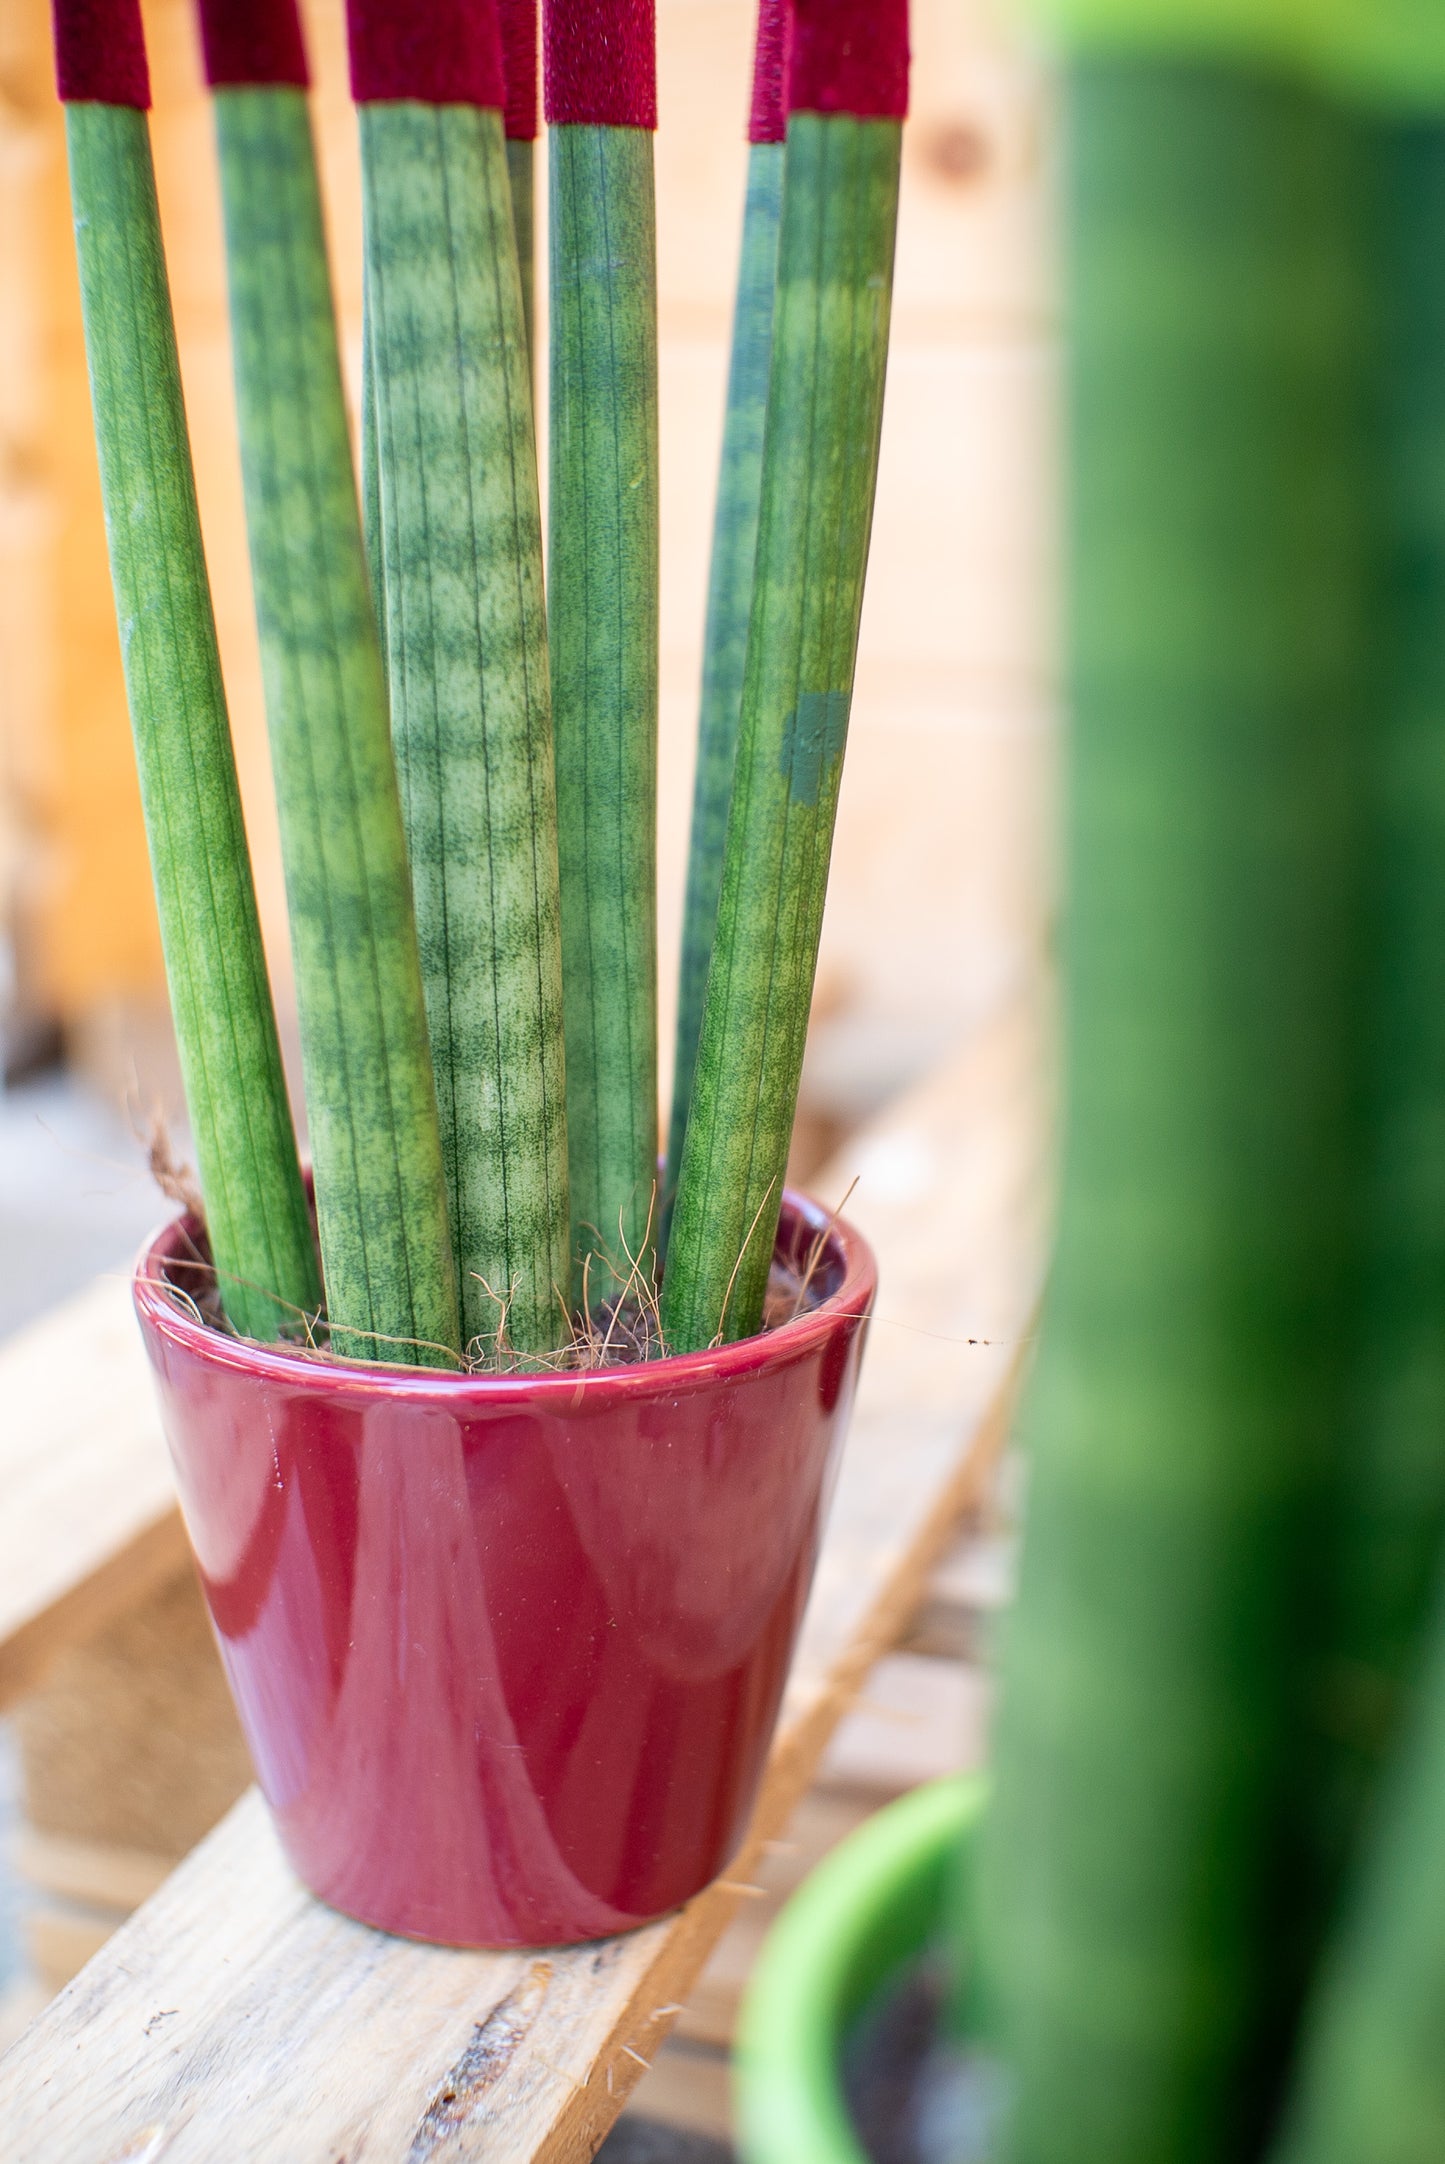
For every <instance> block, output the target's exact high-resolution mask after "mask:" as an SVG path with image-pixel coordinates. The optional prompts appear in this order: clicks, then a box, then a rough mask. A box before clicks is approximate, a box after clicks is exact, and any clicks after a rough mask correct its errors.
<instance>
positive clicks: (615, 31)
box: [542, 0, 657, 128]
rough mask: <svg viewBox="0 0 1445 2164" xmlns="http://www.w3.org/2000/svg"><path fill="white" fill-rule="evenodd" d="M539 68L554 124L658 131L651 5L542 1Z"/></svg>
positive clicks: (637, 0)
mask: <svg viewBox="0 0 1445 2164" xmlns="http://www.w3.org/2000/svg"><path fill="white" fill-rule="evenodd" d="M542 63H543V72H544V81H545V103H546V111H547V118H548V120H549V121H551V122H552V123H553V125H554V126H561V127H568V126H572V125H576V126H584V127H585V126H594V127H604V128H655V127H656V126H657V25H656V20H655V17H654V11H653V0H543V5H542Z"/></svg>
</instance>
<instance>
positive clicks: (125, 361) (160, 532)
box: [66, 103, 321, 1339]
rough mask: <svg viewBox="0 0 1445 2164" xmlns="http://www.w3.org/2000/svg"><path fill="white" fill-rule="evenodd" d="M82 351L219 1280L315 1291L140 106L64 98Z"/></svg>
mask: <svg viewBox="0 0 1445 2164" xmlns="http://www.w3.org/2000/svg"><path fill="white" fill-rule="evenodd" d="M66 134H67V141H68V145H69V154H70V185H71V196H72V200H73V204H74V210H75V238H76V250H77V254H78V256H79V261H80V289H81V299H82V303H83V306H84V313H85V344H86V357H87V360H88V363H89V367H90V382H91V400H92V406H93V410H94V415H95V433H96V443H97V447H98V450H99V453H100V477H101V491H102V495H103V497H104V502H105V518H106V535H107V539H108V541H109V544H110V564H111V577H112V580H113V582H114V586H115V604H116V615H117V617H118V619H119V622H120V635H121V652H122V656H123V659H124V663H125V679H126V695H127V699H128V701H129V705H130V716H131V726H132V729H133V731H134V734H135V749H136V763H137V766H138V768H139V772H140V784H141V800H142V803H143V806H144V810H145V822H146V835H147V839H148V842H149V845H150V856H151V871H152V874H153V877H154V880H155V890H156V904H157V909H158V912H159V916H160V926H161V941H162V945H163V948H164V951H165V963H166V977H167V982H168V984H169V987H170V996H171V1011H172V1014H173V1015H174V1018H175V1027H176V1041H177V1045H178V1048H179V1052H180V1061H181V1075H182V1080H183V1082H184V1086H185V1093H186V1105H187V1109H188V1111H189V1114H190V1120H191V1127H192V1131H193V1134H194V1138H195V1148H196V1157H197V1164H198V1170H199V1173H200V1181H201V1192H202V1195H203V1197H204V1199H205V1206H206V1222H207V1226H208V1229H209V1232H210V1239H211V1249H212V1253H213V1255H214V1258H215V1264H216V1272H217V1278H218V1282H219V1287H220V1292H221V1298H222V1301H223V1303H224V1305H225V1308H226V1312H227V1314H228V1315H229V1317H230V1319H231V1321H232V1322H233V1323H234V1325H235V1327H236V1328H237V1329H238V1330H239V1331H241V1332H242V1333H243V1335H245V1336H247V1337H255V1338H263V1339H266V1338H275V1337H277V1336H279V1335H280V1334H281V1333H282V1332H283V1331H284V1330H287V1329H294V1328H295V1327H296V1326H297V1325H298V1323H299V1322H300V1321H301V1320H302V1319H303V1318H304V1317H306V1316H308V1315H313V1314H315V1313H316V1311H317V1310H318V1309H319V1307H320V1304H321V1285H320V1278H319V1275H318V1271H317V1265H316V1254H315V1248H314V1246H313V1243H312V1237H311V1227H310V1222H309V1217H308V1212H307V1207H306V1196H305V1191H304V1189H303V1187H302V1184H301V1169H300V1165H299V1163H298V1161H297V1156H296V1138H295V1134H294V1131H293V1129H292V1124H291V1111H290V1106H289V1105H288V1103H287V1099H286V1085H285V1078H284V1076H283V1074H282V1071H281V1055H280V1050H279V1047H278V1044H277V1038H276V1020H275V1014H274V1012H273V1009H272V1005H271V990H270V985H269V983H268V981H267V977H266V965H265V958H264V955H263V953H262V949H261V932H260V926H259V922H258V920H257V915H256V897H255V892H254V889H253V886H252V882H251V866H250V859H249V857H248V855H247V850H246V834H245V828H244V826H243V824H242V819H241V801H240V796H239V793H238V791H237V787H236V770H235V761H234V757H233V754H232V749H231V735H230V728H229V724H228V722H227V718H226V699H225V691H224V689H223V686H222V683H221V664H220V656H219V654H218V652H217V648H216V631H215V623H214V620H213V617H212V613H211V596H210V587H209V585H208V583H207V578H206V566H205V557H204V554H203V552H202V548H201V530H200V521H199V518H198V516H197V511H196V494H195V483H194V479H193V476H192V471H191V451H190V441H189V438H188V436H187V433H186V418H185V408H184V405H183V403H182V399H181V383H180V371H179V366H178V363H177V358H176V342H175V328H174V325H173V322H172V319H171V304H170V291H169V287H168V285H167V281H166V268H165V257H164V253H163V250H162V246H161V233H160V220H159V217H158V214H157V210H156V195H155V177H154V173H153V171H152V167H151V150H150V134H149V130H148V127H147V124H146V117H145V114H144V113H142V112H137V111H135V110H133V109H132V108H131V107H129V106H111V105H100V104H89V103H81V104H73V105H68V106H67V107H66Z"/></svg>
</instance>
